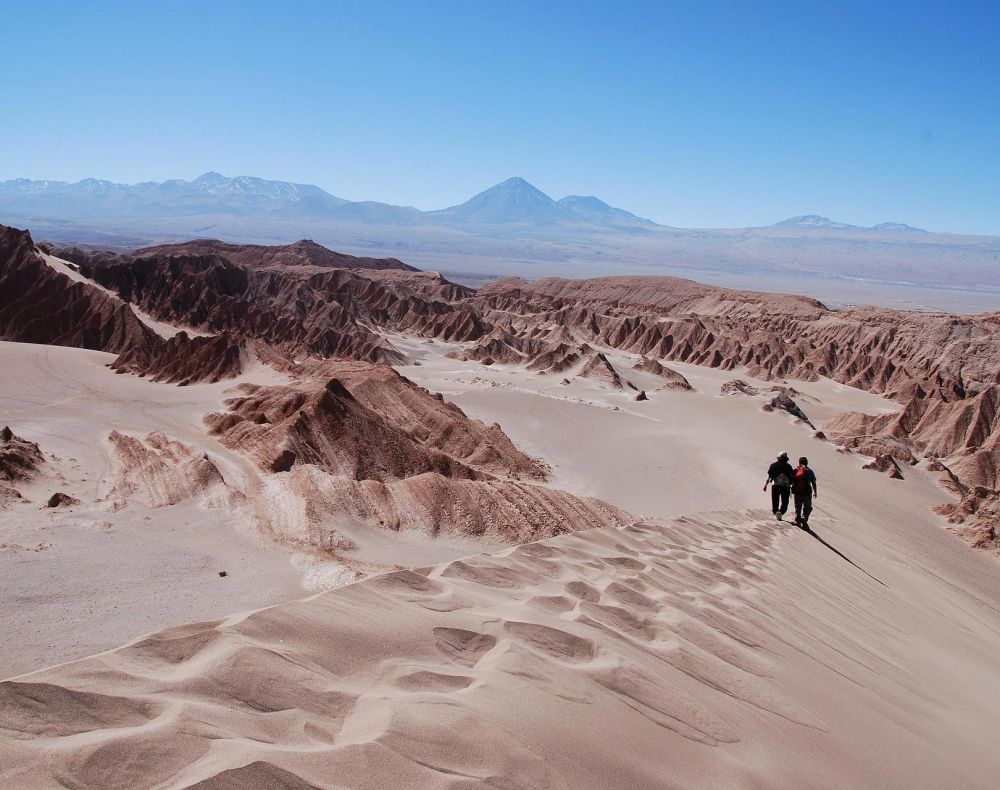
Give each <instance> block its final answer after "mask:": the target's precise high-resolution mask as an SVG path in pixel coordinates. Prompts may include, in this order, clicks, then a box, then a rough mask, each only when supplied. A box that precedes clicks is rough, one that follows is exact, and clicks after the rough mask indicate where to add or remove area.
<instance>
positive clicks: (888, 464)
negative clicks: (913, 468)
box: [861, 455, 903, 480]
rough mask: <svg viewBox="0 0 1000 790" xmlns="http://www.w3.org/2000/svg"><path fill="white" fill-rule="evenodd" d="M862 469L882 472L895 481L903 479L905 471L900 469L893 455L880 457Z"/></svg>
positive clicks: (864, 465)
mask: <svg viewBox="0 0 1000 790" xmlns="http://www.w3.org/2000/svg"><path fill="white" fill-rule="evenodd" d="M861 468H862V469H870V470H872V471H874V472H882V473H884V474H886V475H888V476H889V477H891V478H893V479H894V480H902V479H903V470H902V469H900V467H899V463H897V461H896V459H895V458H893V457H892V456H891V455H878V456H876V457H875V458H874V459H873V460H871V461H869V462H868V463H866V464H863V465H862V467H861Z"/></svg>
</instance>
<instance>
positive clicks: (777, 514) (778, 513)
mask: <svg viewBox="0 0 1000 790" xmlns="http://www.w3.org/2000/svg"><path fill="white" fill-rule="evenodd" d="M774 517H775V518H776V519H778V521H781V511H780V510H776V511H775V513H774Z"/></svg>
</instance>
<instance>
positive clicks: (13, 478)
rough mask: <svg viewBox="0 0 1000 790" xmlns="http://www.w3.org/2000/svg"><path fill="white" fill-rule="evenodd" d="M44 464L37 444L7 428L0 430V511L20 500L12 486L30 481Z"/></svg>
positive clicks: (18, 494)
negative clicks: (8, 504)
mask: <svg viewBox="0 0 1000 790" xmlns="http://www.w3.org/2000/svg"><path fill="white" fill-rule="evenodd" d="M44 463H45V456H44V455H43V454H42V451H41V449H40V448H39V446H38V445H37V444H35V443H34V442H29V441H28V440H27V439H22V438H21V437H20V436H17V435H16V434H15V433H14V432H13V431H12V430H11V429H10V428H9V427H8V426H4V428H3V430H0V509H2V508H4V507H5V506H6V505H7V503H8V502H10V501H12V500H16V499H20V498H21V492H20V491H18V490H17V489H16V488H15V487H14V486H13V485H12V484H13V483H20V482H26V481H28V480H31V479H32V478H34V477H35V476H36V475H37V474H38V471H39V469H40V468H41V466H42V464H44Z"/></svg>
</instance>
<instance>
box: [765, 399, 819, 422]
mask: <svg viewBox="0 0 1000 790" xmlns="http://www.w3.org/2000/svg"><path fill="white" fill-rule="evenodd" d="M771 408H772V409H780V410H781V411H786V412H788V413H789V414H791V415H792V416H793V417H796V418H797V419H800V420H802V422H804V423H805V424H806V425H808V426H809V427H810V428H812V429H813V430H816V426H815V425H813V424H812V421H811V420H810V419H809V418H808V417H807V416H806V413H805V412H804V411H802V409H800V408H799V406H798V404H797V403H796V402H795V401H793V400H792V399H791V398H790V397H789V396H788V395H787V394H786V393H785V392H779V393H778V394H777V395H775V396H774V397H773V398H772V399H771Z"/></svg>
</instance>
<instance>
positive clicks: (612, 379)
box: [576, 352, 625, 389]
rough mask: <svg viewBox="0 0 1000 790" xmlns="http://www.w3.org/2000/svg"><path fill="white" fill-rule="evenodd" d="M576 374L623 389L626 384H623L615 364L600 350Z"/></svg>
mask: <svg viewBox="0 0 1000 790" xmlns="http://www.w3.org/2000/svg"><path fill="white" fill-rule="evenodd" d="M576 375H577V376H579V377H580V378H583V379H590V380H592V381H596V382H598V383H599V384H604V385H606V386H608V387H612V388H614V389H622V388H623V387H624V386H625V385H624V384H622V378H621V376H619V375H618V371H617V370H615V368H614V365H612V364H611V362H610V361H609V360H608V358H607V357H606V356H604V354H601V353H600V352H598V353H596V354H594V355H593V356H592V357H591V358H590V359H589V360H587V362H586V364H584V366H583V367H582V368H580V371H579V372H578V373H577V374H576Z"/></svg>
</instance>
